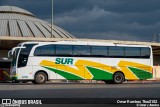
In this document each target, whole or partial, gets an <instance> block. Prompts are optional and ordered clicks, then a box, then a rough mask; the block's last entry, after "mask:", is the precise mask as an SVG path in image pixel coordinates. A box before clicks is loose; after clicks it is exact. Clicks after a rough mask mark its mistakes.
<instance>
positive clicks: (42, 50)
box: [34, 45, 55, 56]
mask: <svg viewBox="0 0 160 107" xmlns="http://www.w3.org/2000/svg"><path fill="white" fill-rule="evenodd" d="M54 53H55V50H54V45H45V46H39V47H37V48H36V49H35V52H34V56H54V55H55V54H54Z"/></svg>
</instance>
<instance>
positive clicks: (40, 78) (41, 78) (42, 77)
mask: <svg viewBox="0 0 160 107" xmlns="http://www.w3.org/2000/svg"><path fill="white" fill-rule="evenodd" d="M46 81H47V75H46V74H45V73H43V72H38V73H37V74H36V75H35V78H34V80H33V81H32V83H34V84H44V83H45V82H46Z"/></svg>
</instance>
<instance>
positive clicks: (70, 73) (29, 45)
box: [11, 41, 153, 84]
mask: <svg viewBox="0 0 160 107" xmlns="http://www.w3.org/2000/svg"><path fill="white" fill-rule="evenodd" d="M11 52H12V54H13V61H12V64H11V78H12V80H13V81H17V82H18V81H32V82H33V83H36V84H43V83H45V82H46V81H48V80H52V79H67V80H102V81H104V82H105V83H116V84H120V83H123V82H124V81H125V80H146V79H150V78H152V76H153V73H152V66H153V56H152V49H151V46H142V45H122V44H114V43H105V42H84V41H58V42H23V43H21V44H19V45H18V46H17V47H15V48H13V49H12V51H11Z"/></svg>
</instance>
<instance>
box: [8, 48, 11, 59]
mask: <svg viewBox="0 0 160 107" xmlns="http://www.w3.org/2000/svg"><path fill="white" fill-rule="evenodd" d="M11 52H12V50H10V51H9V52H8V58H9V57H10V56H11Z"/></svg>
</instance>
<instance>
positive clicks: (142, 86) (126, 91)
mask: <svg viewBox="0 0 160 107" xmlns="http://www.w3.org/2000/svg"><path fill="white" fill-rule="evenodd" d="M0 98H13V99H14V98H37V99H38V98H56V99H51V101H54V100H56V101H60V104H53V105H22V106H21V107H32V106H33V107H97V106H98V107H107V106H112V107H128V106H131V105H127V104H125V105H119V104H116V102H115V104H110V103H109V104H108V103H107V104H103V103H102V104H101V103H98V104H92V103H91V104H88V103H87V104H86V103H82V104H81V102H82V101H81V100H83V101H85V98H150V99H151V98H155V99H157V98H160V82H156V81H153V82H135V83H124V84H118V85H117V84H112V85H111V84H103V83H99V84H98V83H96V84H93V83H86V84H85V83H79V84H77V83H47V84H43V85H35V84H32V83H0ZM57 98H66V99H64V100H62V101H61V100H57ZM69 98H72V100H75V101H77V102H76V103H80V104H75V103H74V104H61V103H64V101H66V100H67V99H69ZM78 98H80V99H78ZM77 99H78V100H77ZM97 100H99V99H94V101H97ZM107 100H108V99H107ZM110 100H112V99H110ZM87 101H88V100H87ZM92 102H93V101H92ZM133 107H136V104H133Z"/></svg>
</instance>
